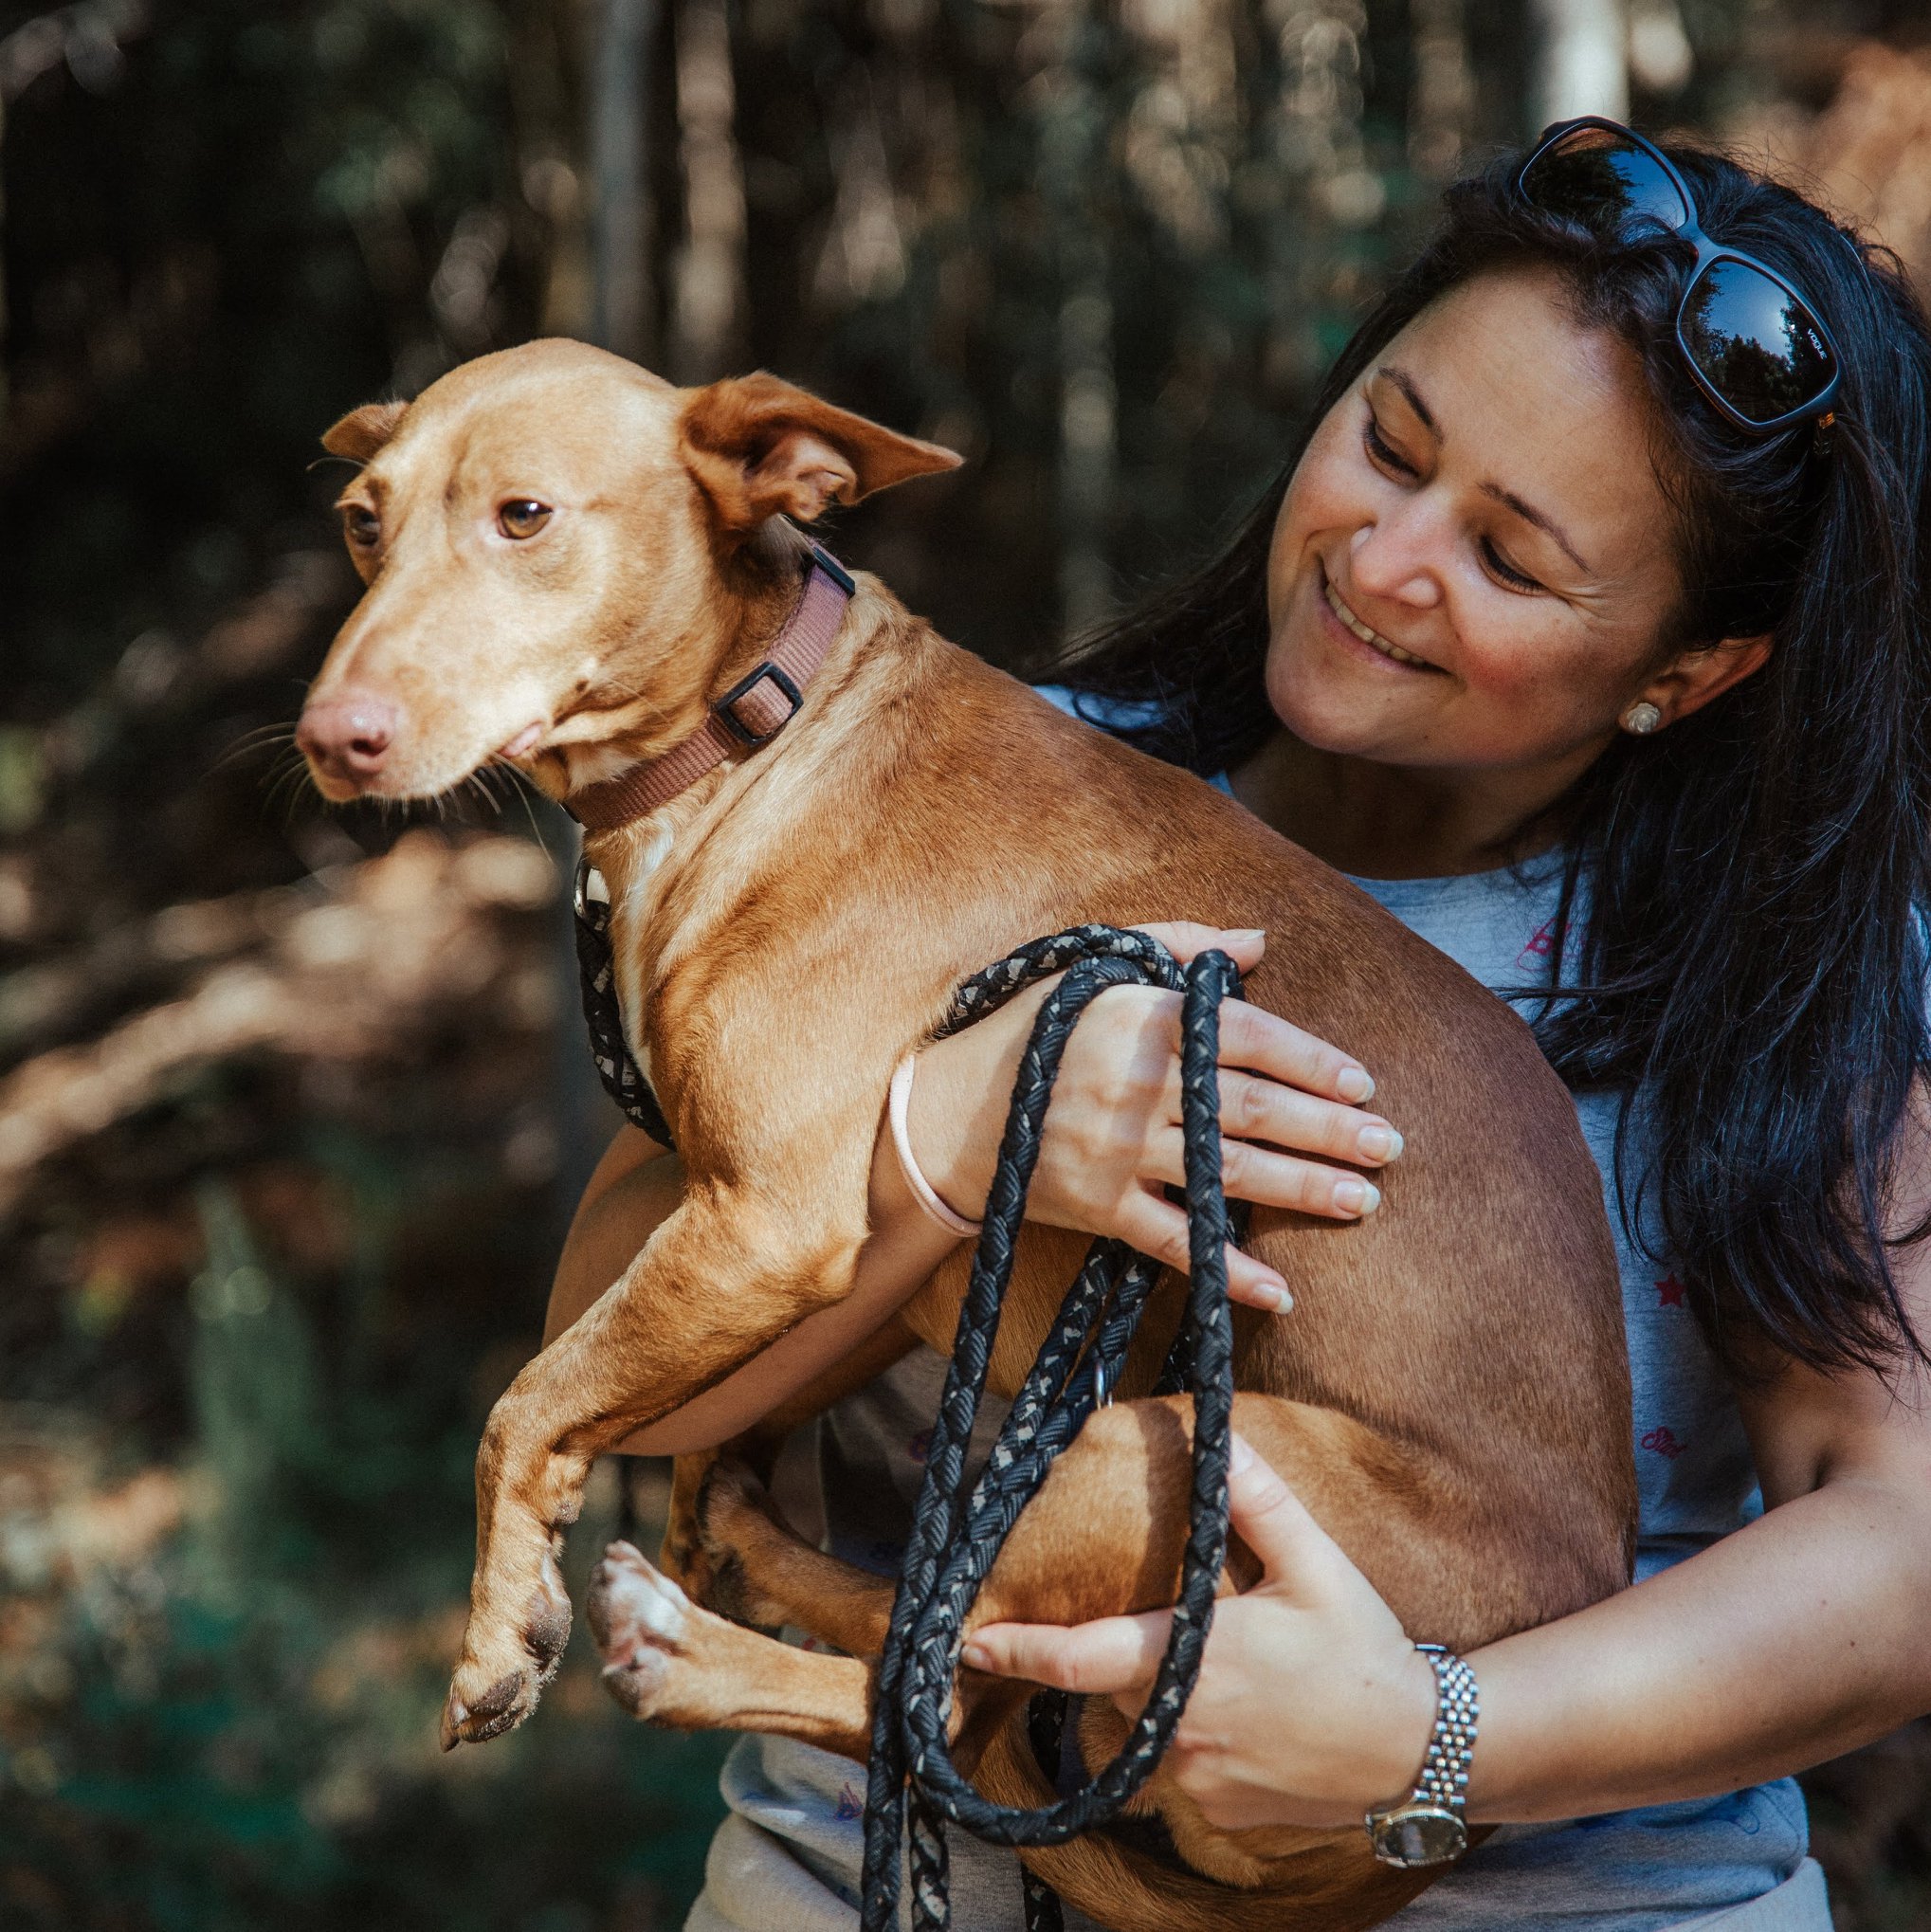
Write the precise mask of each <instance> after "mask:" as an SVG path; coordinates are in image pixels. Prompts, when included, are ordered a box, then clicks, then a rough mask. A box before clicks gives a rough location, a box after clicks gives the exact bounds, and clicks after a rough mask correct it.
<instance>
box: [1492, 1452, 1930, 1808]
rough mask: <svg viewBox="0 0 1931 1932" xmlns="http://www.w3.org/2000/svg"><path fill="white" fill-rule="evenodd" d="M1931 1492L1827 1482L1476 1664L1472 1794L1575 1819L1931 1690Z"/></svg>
mask: <svg viewBox="0 0 1931 1932" xmlns="http://www.w3.org/2000/svg"><path fill="white" fill-rule="evenodd" d="M1927 1602H1931V1509H1927V1507H1926V1506H1925V1504H1923V1503H1922V1502H1921V1501H1919V1500H1917V1499H1915V1498H1913V1497H1911V1496H1910V1495H1909V1494H1908V1492H1906V1491H1904V1490H1903V1489H1901V1488H1900V1487H1899V1486H1897V1485H1894V1484H1889V1483H1885V1482H1882V1481H1867V1480H1863V1479H1860V1478H1857V1477H1849V1478H1846V1479H1843V1480H1839V1481H1834V1482H1831V1483H1829V1484H1827V1485H1825V1486H1824V1487H1822V1488H1820V1489H1817V1490H1815V1491H1813V1493H1811V1494H1809V1495H1806V1496H1800V1497H1796V1498H1794V1499H1793V1500H1792V1501H1790V1502H1788V1503H1786V1504H1783V1505H1782V1506H1781V1507H1780V1508H1777V1509H1775V1510H1772V1511H1771V1512H1770V1513H1769V1514H1768V1515H1767V1516H1765V1517H1764V1518H1762V1520H1761V1521H1759V1522H1755V1523H1752V1524H1750V1525H1749V1526H1748V1527H1746V1528H1744V1529H1742V1530H1740V1531H1739V1532H1737V1533H1736V1534H1735V1535H1733V1536H1729V1537H1725V1538H1724V1539H1723V1540H1722V1541H1721V1542H1718V1543H1715V1544H1713V1545H1712V1546H1711V1547H1710V1548H1709V1549H1707V1550H1704V1551H1702V1552H1701V1553H1699V1554H1698V1555H1697V1556H1695V1557H1693V1558H1689V1559H1687V1560H1686V1561H1685V1562H1682V1563H1679V1564H1677V1565H1675V1566H1674V1567H1673V1568H1671V1569H1669V1570H1667V1571H1664V1572H1663V1573H1662V1574H1661V1575H1659V1576H1656V1577H1651V1578H1650V1579H1649V1581H1648V1582H1645V1583H1642V1584H1640V1585H1638V1586H1637V1587H1636V1588H1634V1589H1632V1590H1629V1591H1625V1592H1624V1593H1623V1594H1622V1595H1618V1596H1612V1597H1611V1598H1609V1599H1608V1600H1607V1601H1605V1602H1602V1603H1598V1604H1596V1605H1594V1606H1593V1607H1592V1608H1590V1609H1588V1610H1585V1611H1582V1612H1579V1613H1577V1614H1576V1615H1574V1616H1568V1617H1564V1618H1562V1619H1560V1620H1559V1621H1558V1622H1556V1623H1553V1624H1546V1625H1544V1626H1542V1627H1541V1628H1540V1629H1539V1630H1532V1631H1523V1632H1521V1634H1520V1635H1519V1636H1513V1637H1508V1638H1505V1639H1503V1641H1502V1642H1500V1643H1497V1644H1491V1645H1490V1646H1488V1647H1487V1648H1486V1649H1483V1650H1481V1651H1479V1652H1477V1653H1476V1654H1475V1655H1474V1656H1473V1657H1472V1658H1471V1659H1470V1661H1471V1662H1472V1663H1473V1664H1474V1666H1475V1669H1476V1674H1477V1677H1478V1680H1479V1681H1480V1684H1481V1688H1482V1729H1481V1741H1480V1744H1479V1746H1478V1748H1477V1750H1476V1753H1475V1761H1474V1766H1473V1771H1472V1774H1471V1777H1470V1782H1469V1802H1468V1813H1469V1816H1470V1817H1471V1818H1476V1819H1480V1820H1484V1821H1487V1822H1502V1821H1507V1820H1529V1819H1539V1818H1565V1817H1576V1816H1585V1815H1588V1814H1594V1813H1598V1812H1609V1811H1616V1810H1620V1809H1623V1808H1626V1807H1629V1806H1632V1805H1645V1804H1662V1803H1667V1802H1668V1801H1670V1800H1672V1799H1676V1798H1691V1797H1702V1796H1708V1795H1713V1794H1716V1793H1721V1792H1727V1791H1734V1790H1737V1789H1739V1788H1740V1787H1742V1786H1746V1785H1750V1784H1756V1783H1759V1782H1761V1781H1763V1780H1764V1779H1766V1778H1773V1777H1784V1776H1786V1775H1787V1774H1789V1773H1792V1772H1794V1771H1797V1770H1801V1769H1802V1768H1804V1767H1805V1766H1807V1765H1811V1764H1815V1763H1818V1762H1820V1761H1821V1760H1823V1759H1827V1758H1832V1757H1835V1756H1837V1755H1838V1754H1839V1753H1841V1752H1844V1751H1849V1750H1852V1749H1854V1748H1855V1747H1857V1746H1858V1745H1860V1744H1864V1743H1867V1742H1868V1741H1870V1740H1871V1739H1873V1738H1876V1737H1880V1736H1882V1735H1883V1734H1884V1733H1885V1732H1886V1731H1889V1730H1891V1729H1893V1728H1895V1727H1896V1726H1897V1725H1898V1724H1899V1723H1901V1722H1904V1720H1905V1719H1907V1718H1909V1717H1912V1716H1915V1715H1916V1714H1918V1713H1919V1712H1922V1711H1923V1710H1925V1709H1926V1708H1931V1646H1927V1645H1926V1643H1925V1641H1924V1636H1925V1631H1924V1615H1925V1612H1924V1606H1925V1604H1926V1603H1927Z"/></svg>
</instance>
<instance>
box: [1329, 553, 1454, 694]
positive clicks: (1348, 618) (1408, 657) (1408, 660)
mask: <svg viewBox="0 0 1931 1932" xmlns="http://www.w3.org/2000/svg"><path fill="white" fill-rule="evenodd" d="M1321 595H1322V596H1323V597H1325V598H1326V599H1327V608H1328V609H1329V610H1330V611H1333V612H1334V613H1335V615H1336V616H1337V617H1339V619H1340V621H1341V622H1342V623H1343V624H1344V625H1346V626H1347V628H1348V629H1350V630H1352V631H1353V632H1354V633H1355V635H1356V636H1357V637H1358V638H1359V639H1360V640H1361V642H1362V643H1363V644H1365V645H1367V646H1368V647H1370V648H1371V649H1374V650H1378V651H1379V652H1380V653H1381V655H1382V656H1383V657H1386V658H1393V659H1394V662H1395V663H1396V664H1398V665H1412V666H1413V667H1414V668H1415V669H1416V670H1418V671H1433V670H1439V669H1440V668H1441V666H1440V665H1431V664H1430V663H1429V661H1428V659H1427V658H1424V657H1416V656H1415V654H1414V653H1413V651H1412V650H1403V649H1402V647H1400V646H1399V645H1398V644H1391V643H1390V642H1389V641H1388V639H1387V638H1385V637H1383V636H1382V635H1381V633H1380V632H1379V631H1378V630H1376V629H1375V628H1374V626H1373V625H1370V624H1363V623H1362V622H1361V620H1360V619H1359V618H1358V617H1357V616H1356V615H1355V613H1354V612H1353V611H1350V610H1349V609H1348V607H1347V606H1346V605H1345V604H1343V603H1342V602H1341V599H1340V592H1339V591H1337V590H1336V589H1335V587H1334V579H1333V578H1332V577H1330V576H1329V575H1328V574H1327V572H1326V571H1325V570H1323V571H1322V572H1321Z"/></svg>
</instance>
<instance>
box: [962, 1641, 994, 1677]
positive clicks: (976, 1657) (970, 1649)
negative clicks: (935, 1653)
mask: <svg viewBox="0 0 1931 1932" xmlns="http://www.w3.org/2000/svg"><path fill="white" fill-rule="evenodd" d="M958 1654H959V1658H960V1661H961V1662H963V1663H966V1664H970V1665H971V1666H972V1668H974V1669H975V1670H990V1669H991V1668H993V1653H992V1652H991V1651H990V1650H989V1649H986V1647H985V1645H983V1644H982V1643H979V1642H978V1641H977V1640H976V1639H975V1640H974V1641H973V1642H972V1643H969V1644H968V1645H967V1646H966V1647H965V1649H962V1650H961V1651H960V1652H959V1653H958Z"/></svg>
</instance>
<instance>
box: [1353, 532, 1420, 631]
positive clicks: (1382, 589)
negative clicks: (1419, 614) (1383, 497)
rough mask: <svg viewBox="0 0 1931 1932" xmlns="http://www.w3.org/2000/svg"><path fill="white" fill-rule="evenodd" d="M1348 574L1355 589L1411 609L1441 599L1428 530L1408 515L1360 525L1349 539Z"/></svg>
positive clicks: (1416, 608)
mask: <svg viewBox="0 0 1931 1932" xmlns="http://www.w3.org/2000/svg"><path fill="white" fill-rule="evenodd" d="M1348 574H1349V575H1350V576H1351V577H1352V578H1353V579H1354V582H1355V585H1356V588H1357V589H1358V590H1362V591H1365V592H1368V593H1369V595H1371V596H1375V597H1385V598H1387V599H1388V601H1389V602H1390V603H1392V604H1406V605H1407V606H1408V607H1409V608H1410V609H1411V610H1415V611H1429V610H1432V609H1433V608H1434V606H1435V605H1437V604H1439V603H1440V602H1441V601H1442V585H1441V578H1440V576H1439V575H1438V574H1437V561H1436V557H1435V555H1434V545H1433V542H1432V540H1431V537H1430V532H1428V531H1427V530H1426V529H1424V528H1421V527H1418V526H1417V525H1416V524H1415V523H1414V522H1412V520H1411V519H1407V518H1395V519H1381V520H1379V521H1377V522H1374V523H1364V524H1362V525H1361V527H1360V528H1359V529H1358V530H1357V531H1356V532H1355V534H1354V536H1353V538H1350V539H1349V543H1348Z"/></svg>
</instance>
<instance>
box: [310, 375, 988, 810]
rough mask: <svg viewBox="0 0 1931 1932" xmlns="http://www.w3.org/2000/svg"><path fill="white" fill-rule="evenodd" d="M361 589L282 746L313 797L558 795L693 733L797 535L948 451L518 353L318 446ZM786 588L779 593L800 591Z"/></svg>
mask: <svg viewBox="0 0 1931 1932" xmlns="http://www.w3.org/2000/svg"><path fill="white" fill-rule="evenodd" d="M322 444H323V447H325V448H327V449H328V450H329V451H330V452H331V453H333V454H334V455H337V456H342V457H347V458H349V459H351V460H352V461H354V462H355V463H358V464H359V465H361V468H360V472H359V474H358V475H357V476H356V478H355V481H354V482H353V483H350V484H349V486H348V488H347V489H345V490H344V491H343V492H342V495H341V498H340V501H339V504H338V507H339V509H340V511H341V515H342V525H343V534H344V537H345V538H346V539H347V542H348V546H349V554H350V556H351V557H352V558H353V559H354V560H355V569H356V571H357V572H358V573H359V574H360V575H361V578H362V581H363V583H364V585H365V586H366V589H365V591H364V592H363V596H362V600H361V602H360V603H359V604H357V605H356V607H355V611H353V612H352V613H351V615H350V617H349V619H348V622H347V623H346V624H344V625H343V627H342V629H341V630H340V632H339V633H338V634H337V638H336V640H335V643H334V645H333V646H332V647H331V648H330V650H329V654H328V658H327V660H326V661H325V662H324V664H323V665H322V668H321V671H320V674H319V676H318V677H317V679H316V681H315V683H314V685H313V687H312V688H311V690H310V692H309V698H308V703H307V705H306V706H305V708H304V709H303V712H302V716H301V724H300V726H299V727H298V730H297V735H296V740H297V743H298V744H299V745H300V746H301V751H302V754H303V756H305V757H306V758H307V760H308V766H309V770H310V772H311V774H312V775H313V776H314V778H315V782H316V784H317V785H318V787H319V789H320V790H321V792H322V793H323V794H324V795H325V796H327V797H329V798H331V799H336V800H341V799H346V798H352V797H356V796H361V795H367V796H375V797H383V798H428V797H433V796H436V795H438V794H440V793H445V792H447V791H448V790H450V789H451V788H452V787H454V786H456V785H459V784H461V783H462V782H463V781H464V780H465V778H467V777H469V776H470V775H472V774H473V773H475V772H477V771H478V770H479V769H480V768H481V767H483V765H485V764H488V763H490V762H491V761H492V760H495V759H499V758H506V759H509V760H511V761H513V762H515V763H517V764H519V766H521V768H522V769H523V770H525V771H526V772H528V773H530V774H531V775H532V776H534V777H535V778H536V779H537V782H538V783H539V784H541V785H542V786H543V788H544V789H545V790H546V791H548V792H550V793H552V794H553V795H557V796H560V795H562V794H563V793H565V792H567V791H568V790H570V789H571V788H572V786H574V785H578V784H583V783H586V782H593V781H594V780H596V779H598V778H601V777H605V776H608V775H611V774H612V773H614V772H616V771H618V770H621V769H622V768H623V767H624V766H626V765H628V764H629V763H631V762H633V761H634V760H635V759H637V758H640V757H649V756H655V755H656V754H657V753H659V752H661V751H663V750H665V749H667V748H668V747H669V746H670V745H672V744H674V743H676V742H677V740H678V739H679V738H683V736H684V735H685V734H686V733H687V732H689V731H690V730H691V729H693V728H694V727H695V725H696V724H697V722H698V721H699V720H701V716H702V713H703V707H704V705H705V703H706V702H708V700H709V699H710V697H712V696H713V695H714V694H715V693H714V687H715V683H716V679H717V674H718V671H719V669H720V665H721V664H722V663H723V661H724V659H725V657H726V656H727V654H728V653H729V651H730V649H731V647H732V645H733V643H734V641H735V638H736V634H737V629H738V624H739V622H740V621H741V619H742V618H743V616H744V614H745V611H746V609H747V603H748V600H749V599H751V598H754V597H756V596H757V595H758V594H760V593H764V594H768V593H769V591H770V587H771V586H772V584H773V583H774V582H775V581H777V580H778V578H779V577H780V576H781V574H782V560H783V558H784V557H785V556H786V555H787V546H788V545H790V546H795V543H796V538H795V537H789V536H787V535H786V534H785V526H784V525H783V524H782V523H781V522H774V519H778V518H780V517H781V516H782V517H789V518H791V519H794V520H796V521H799V522H811V521H812V520H813V519H815V518H817V517H818V516H820V515H821V514H822V513H823V512H824V511H825V509H826V508H827V507H828V506H829V505H830V504H831V503H833V502H839V503H850V502H856V501H858V500H859V499H860V498H861V497H864V496H867V495H869V494H870V493H871V492H872V491H873V490H878V489H884V488H885V487H886V486H887V485H889V484H891V483H902V482H904V481H906V480H907V479H908V478H911V477H915V476H923V475H928V474H930V473H932V472H933V471H936V470H943V469H951V468H953V467H955V466H956V465H957V463H958V462H959V458H958V457H957V456H956V455H955V454H954V453H953V452H952V451H951V450H949V449H941V448H938V447H937V446H936V445H934V444H930V443H920V442H918V441H916V440H915V439H914V438H912V437H909V436H901V435H898V434H896V433H895V432H894V431H892V430H890V429H886V428H882V427H880V426H879V425H878V424H876V423H870V422H867V421H865V418H864V417H862V416H855V415H852V414H850V413H849V412H848V411H847V410H839V409H834V408H833V407H832V406H831V405H830V404H829V403H825V402H821V401H820V400H819V399H818V398H817V397H816V396H813V395H810V394H807V393H806V392H805V391H803V390H800V389H795V388H793V387H792V385H790V384H789V383H784V382H780V381H778V380H777V379H776V378H775V377H774V376H770V375H750V376H743V377H738V378H733V379H730V380H727V381H723V382H717V383H712V384H711V385H709V386H708V387H707V388H703V389H697V390H681V389H676V388H673V387H672V386H671V385H670V384H669V383H666V382H664V381H661V380H660V379H659V378H658V377H656V376H654V375H651V374H648V373H647V372H646V371H644V370H642V369H639V368H637V367H636V366H635V365H634V364H632V363H628V362H625V361H623V360H621V359H620V358H618V357H617V356H614V355H606V354H604V353H603V352H602V351H601V350H597V349H592V348H588V347H586V346H585V345H583V344H581V343H576V342H534V343H530V344H528V345H526V346H525V347H523V348H520V349H510V350H505V351H504V352H502V353H501V355H486V356H483V358H482V359H480V360H479V361H476V362H471V363H466V364H465V365H464V367H462V368H461V369H457V370H455V371H452V372H451V373H450V374H448V375H446V376H445V377H443V379H442V380H441V381H439V382H437V383H435V384H434V385H433V386H432V387H430V388H429V389H428V390H427V391H425V392H424V393H423V394H422V395H421V396H420V397H418V398H417V399H416V400H415V401H414V402H412V403H409V404H407V405H405V404H402V403H371V404H368V405H367V406H365V407H364V408H362V409H359V410H353V411H352V412H351V413H350V414H348V415H346V416H344V417H343V418H342V420H341V421H340V422H338V423H337V424H336V425H335V427H334V428H332V429H330V430H329V432H328V433H327V435H325V436H324V437H323V438H322ZM791 582H792V584H793V585H794V584H795V576H794V575H792V578H791Z"/></svg>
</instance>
